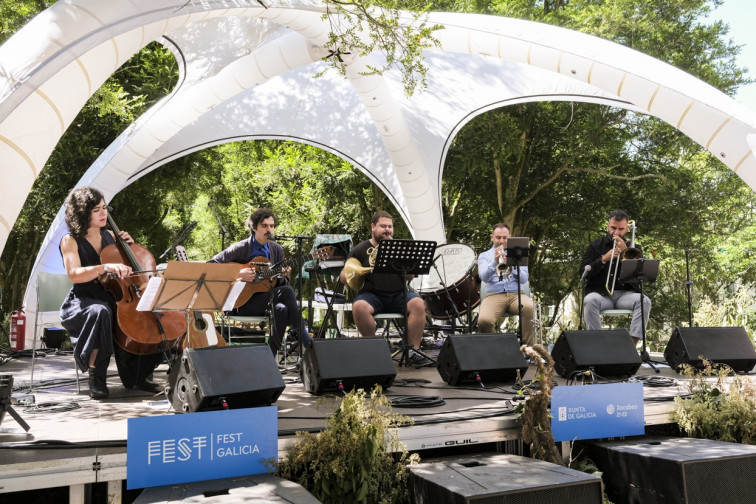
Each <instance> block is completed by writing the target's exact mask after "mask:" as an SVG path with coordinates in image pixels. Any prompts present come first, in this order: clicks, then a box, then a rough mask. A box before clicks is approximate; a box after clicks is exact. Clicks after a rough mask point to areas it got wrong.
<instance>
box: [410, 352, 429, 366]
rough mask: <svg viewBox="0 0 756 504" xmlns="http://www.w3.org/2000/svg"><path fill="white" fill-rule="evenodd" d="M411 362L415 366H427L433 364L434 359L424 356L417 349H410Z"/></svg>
mask: <svg viewBox="0 0 756 504" xmlns="http://www.w3.org/2000/svg"><path fill="white" fill-rule="evenodd" d="M408 360H409V364H410V365H411V366H414V367H426V366H432V365H433V361H432V360H430V359H429V358H427V357H426V356H424V355H423V354H421V353H418V352H417V351H416V350H410V354H409V359H408Z"/></svg>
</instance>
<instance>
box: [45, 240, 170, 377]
mask: <svg viewBox="0 0 756 504" xmlns="http://www.w3.org/2000/svg"><path fill="white" fill-rule="evenodd" d="M100 239H101V240H102V247H101V249H100V250H102V249H103V248H105V247H106V246H108V245H110V244H112V243H115V240H114V239H113V236H112V235H111V234H110V233H109V232H108V231H107V230H105V229H102V230H100ZM76 243H77V245H78V246H79V260H80V261H81V265H82V266H96V265H98V264H101V263H100V256H99V254H97V252H96V251H95V249H94V248H93V247H92V245H91V244H90V243H89V242H88V241H87V239H86V238H76ZM115 310H116V308H115V299H114V298H113V295H112V294H111V293H110V292H109V291H107V290H105V288H104V287H103V286H102V284H101V283H100V281H99V280H98V279H97V278H95V279H94V280H90V281H89V282H83V283H77V284H74V285H73V287H72V288H71V290H70V291H69V292H68V296H66V299H65V300H64V301H63V305H62V306H61V307H60V320H61V325H62V326H63V328H65V329H66V330H67V331H68V332H69V333H70V335H71V338H72V340H73V339H75V338H78V339H77V340H76V343H75V345H74V360H75V361H76V365H77V366H78V367H79V369H80V370H81V371H82V372H86V371H87V369H88V367H89V356H90V355H91V354H92V351H93V350H95V349H98V348H99V350H100V351H99V353H98V354H97V359H96V360H95V373H96V374H97V376H99V377H100V378H101V379H102V380H103V383H104V380H105V378H106V377H107V374H108V365H109V364H110V356H111V355H113V354H114V353H115V358H116V365H117V367H118V376H119V377H120V378H121V382H122V383H123V384H124V386H125V387H127V388H132V387H135V386H137V385H140V386H143V385H144V383H145V381H146V380H147V378H148V377H149V375H150V374H152V372H153V371H154V370H155V367H156V366H157V365H158V364H159V363H160V359H161V355H160V354H153V355H135V354H132V353H130V352H127V351H126V350H123V349H122V348H121V347H119V346H118V345H116V344H115V343H114V341H113V323H114V315H115Z"/></svg>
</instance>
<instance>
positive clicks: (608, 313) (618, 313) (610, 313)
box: [599, 308, 633, 328]
mask: <svg viewBox="0 0 756 504" xmlns="http://www.w3.org/2000/svg"><path fill="white" fill-rule="evenodd" d="M632 314H633V310H627V309H616V308H611V309H609V310H601V311H599V317H601V318H602V319H603V317H624V316H626V315H632ZM602 325H603V324H602ZM609 327H610V328H611V327H612V325H611V324H609Z"/></svg>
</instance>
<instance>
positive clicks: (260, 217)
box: [247, 208, 278, 235]
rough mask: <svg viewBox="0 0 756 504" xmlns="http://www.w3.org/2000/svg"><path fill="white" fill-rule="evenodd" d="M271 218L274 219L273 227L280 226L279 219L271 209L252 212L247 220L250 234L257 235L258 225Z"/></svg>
mask: <svg viewBox="0 0 756 504" xmlns="http://www.w3.org/2000/svg"><path fill="white" fill-rule="evenodd" d="M270 217H273V225H274V226H278V219H277V218H276V214H274V213H273V210H271V209H270V208H258V209H257V210H255V211H254V212H252V214H251V215H250V216H249V219H247V229H249V234H250V235H253V234H255V228H256V227H257V225H258V224H260V222H262V221H264V220H265V219H268V218H270Z"/></svg>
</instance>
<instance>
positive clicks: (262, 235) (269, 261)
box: [208, 208, 310, 354]
mask: <svg viewBox="0 0 756 504" xmlns="http://www.w3.org/2000/svg"><path fill="white" fill-rule="evenodd" d="M277 224H278V220H277V219H276V216H275V214H274V213H273V210H271V209H270V208H258V209H257V210H255V211H254V212H252V215H250V216H249V219H247V227H248V228H249V230H250V237H249V238H248V239H245V240H242V241H240V242H237V243H234V244H233V245H231V246H229V247H228V248H227V249H226V250H224V251H222V252H220V253H218V254H216V255H215V256H214V257H213V258H212V259H210V261H208V262H211V263H231V262H235V263H239V264H246V265H247V266H246V267H245V268H242V269H241V270H240V271H239V278H240V279H241V280H242V281H244V282H247V286H249V287H250V289H246V288H245V290H244V291H243V292H242V294H241V295H240V296H239V300H237V304H236V308H234V309H233V310H232V311H231V312H229V314H230V315H265V311H266V309H267V307H268V304H269V303H271V301H272V305H273V327H272V328H271V335H270V338H268V345H269V346H270V349H271V350H272V351H273V353H274V354H275V353H276V352H278V350H279V349H280V348H281V344H282V342H283V340H284V335H285V334H286V327H287V326H291V327H293V328H294V329H296V330H297V331H298V332H299V334H300V335H301V336H302V342H303V344H304V345H305V347H306V346H307V345H308V344H309V342H310V335H309V333H308V332H307V325H306V324H305V321H304V319H303V318H302V315H301V313H300V311H299V310H298V309H297V297H296V294H295V293H294V289H293V288H292V287H291V286H290V285H288V283H289V273H290V271H291V268H289V267H286V268H282V269H281V271H280V273H281V274H280V275H276V276H272V277H269V278H267V279H266V280H265V281H262V282H255V279H256V278H258V270H259V271H260V272H262V271H263V270H261V269H260V267H265V266H274V265H277V264H279V263H281V262H283V260H284V250H283V247H281V245H279V244H278V243H276V242H274V241H271V238H272V237H273V236H274V231H275V229H276V225H277ZM260 276H262V273H261V274H260ZM258 280H259V279H258ZM276 283H277V284H278V285H276ZM245 292H248V293H251V297H249V299H248V300H247V298H246V296H245Z"/></svg>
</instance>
